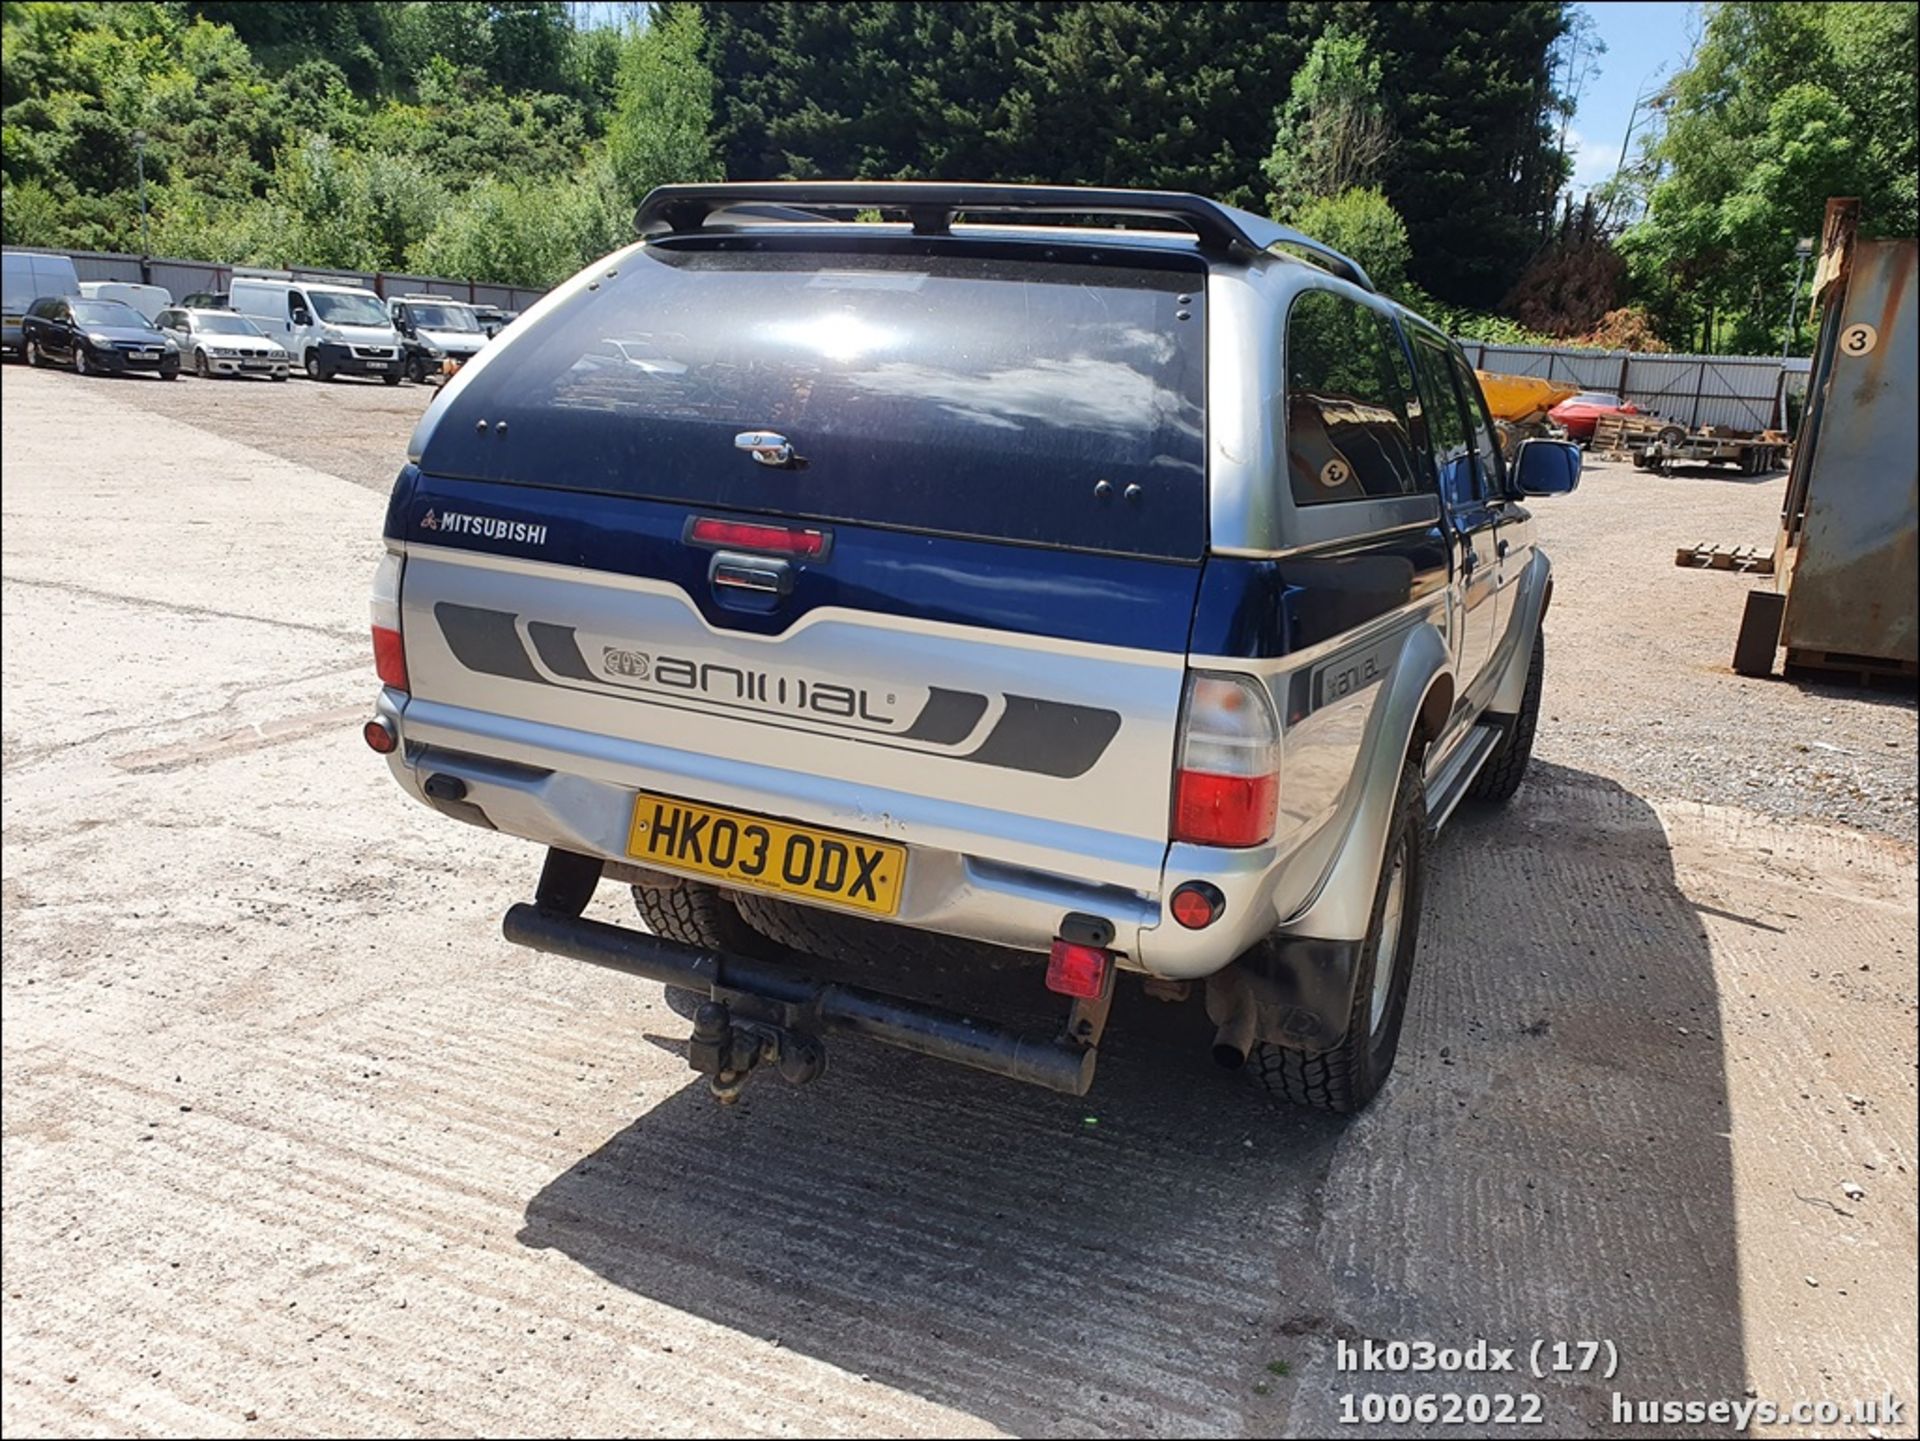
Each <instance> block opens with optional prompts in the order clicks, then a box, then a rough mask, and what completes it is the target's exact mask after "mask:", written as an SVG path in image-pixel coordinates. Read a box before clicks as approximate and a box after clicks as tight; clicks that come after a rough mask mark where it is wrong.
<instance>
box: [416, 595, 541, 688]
mask: <svg viewBox="0 0 1920 1441" xmlns="http://www.w3.org/2000/svg"><path fill="white" fill-rule="evenodd" d="M433 614H434V618H435V619H436V620H438V621H439V622H440V634H442V635H444V636H445V637H446V638H447V645H448V647H449V648H450V649H451V650H452V651H453V658H454V659H455V660H457V661H459V662H460V664H461V665H463V666H465V667H466V668H467V669H468V670H477V671H479V672H481V673H482V674H483V675H501V676H505V677H506V678H507V679H508V680H531V681H538V682H540V684H542V685H545V684H546V678H545V677H544V676H542V675H541V674H540V672H539V671H537V670H535V669H534V668H533V662H532V661H530V660H528V659H527V648H526V646H525V645H523V644H521V641H520V632H519V631H517V630H515V629H514V626H513V622H514V616H513V615H512V614H511V613H510V612H508V611H504V610H486V609H483V608H482V607H480V606H477V605H455V604H454V603H453V602H452V601H449V600H443V601H439V602H437V603H436V604H435V605H434V607H433Z"/></svg>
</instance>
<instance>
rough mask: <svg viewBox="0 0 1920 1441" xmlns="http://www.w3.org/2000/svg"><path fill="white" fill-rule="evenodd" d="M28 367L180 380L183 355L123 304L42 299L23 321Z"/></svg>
mask: <svg viewBox="0 0 1920 1441" xmlns="http://www.w3.org/2000/svg"><path fill="white" fill-rule="evenodd" d="M20 334H21V339H22V342H23V343H24V345H25V348H26V353H27V364H28V365H45V364H47V362H49V361H56V362H61V363H64V364H68V365H71V366H72V367H73V368H74V370H75V371H76V372H77V373H78V374H81V375H92V374H95V373H100V374H108V375H120V374H125V373H127V372H129V371H150V372H153V373H155V374H158V375H159V377H160V378H161V379H162V380H178V379H179V378H180V349H179V347H178V346H176V345H175V344H174V343H173V342H172V341H171V340H168V339H167V337H166V336H164V335H162V334H161V333H160V332H159V331H158V330H157V329H155V328H154V325H153V322H152V321H150V320H148V319H147V318H146V316H144V315H142V314H141V313H140V312H139V311H137V310H135V309H134V308H133V307H132V306H131V305H128V304H126V303H125V302H123V301H119V300H78V299H73V298H71V297H69V296H64V295H49V296H43V297H42V298H41V299H39V300H36V301H34V302H33V304H32V305H31V306H30V307H29V308H28V310H27V313H26V315H25V316H24V317H22V319H21V321H20Z"/></svg>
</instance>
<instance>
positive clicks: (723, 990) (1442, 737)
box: [366, 182, 1579, 1110]
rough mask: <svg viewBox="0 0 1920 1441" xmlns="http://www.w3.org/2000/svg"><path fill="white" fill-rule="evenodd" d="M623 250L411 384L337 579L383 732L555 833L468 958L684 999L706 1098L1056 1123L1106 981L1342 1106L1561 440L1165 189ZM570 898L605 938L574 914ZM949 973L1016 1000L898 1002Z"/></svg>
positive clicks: (1395, 957)
mask: <svg viewBox="0 0 1920 1441" xmlns="http://www.w3.org/2000/svg"><path fill="white" fill-rule="evenodd" d="M875 212H877V213H878V214H879V216H880V219H879V220H877V221H874V220H871V219H861V218H859V217H861V216H870V215H871V214H873V213H875ZM1089 221H1098V222H1104V223H1105V227H1108V228H1096V226H1095V225H1093V224H1089V223H1087V222H1089ZM1115 221H1122V222H1124V225H1125V228H1111V227H1113V224H1114V222H1115ZM638 222H639V226H640V230H641V233H642V236H643V238H642V239H641V240H640V242H639V243H637V244H635V245H633V246H631V247H629V248H628V249H626V250H623V251H621V252H619V253H618V254H615V255H612V256H609V257H607V258H606V259H605V260H603V261H601V262H599V263H598V264H596V265H594V266H592V267H590V268H589V269H588V270H586V271H584V272H582V273H581V274H580V275H579V276H577V277H575V278H574V279H573V280H572V281H570V282H568V283H567V284H565V285H563V286H562V287H560V289H558V290H556V291H555V292H553V293H552V294H550V295H548V296H547V297H545V298H544V299H543V300H542V301H540V303H539V304H538V305H536V306H535V307H534V308H533V309H531V310H529V311H528V312H527V313H526V314H525V315H524V316H523V317H522V318H521V319H520V320H519V321H518V322H517V323H516V324H515V325H514V326H513V327H512V328H511V329H510V330H509V331H507V332H505V333H504V334H503V335H502V336H501V337H500V338H499V339H498V340H496V341H495V342H493V343H492V344H491V345H489V346H488V347H487V348H486V349H484V350H482V351H480V352H479V353H478V355H477V356H476V357H475V358H474V359H473V360H472V361H470V362H469V363H468V364H467V365H466V366H465V367H464V368H463V369H462V370H461V371H460V373H459V374H458V375H457V376H456V377H455V378H454V379H453V380H452V381H451V382H449V383H448V385H447V386H446V387H445V389H444V390H442V391H441V393H440V394H439V395H438V396H437V397H436V398H435V400H434V402H433V404H432V405H431V407H430V408H429V410H428V412H427V413H426V415H425V416H424V417H423V418H422V420H421V422H420V425H419V427H418V429H417V430H416V432H415V435H414V438H413V442H412V446H411V451H410V456H409V460H408V464H407V466H406V468H405V469H404V470H403V471H402V472H401V475H400V478H399V480H398V482H397V483H396V485H395V487H394V491H393V496H392V500H391V503H390V505H389V509H388V514H387V524H386V547H387V551H386V556H385V559H384V560H383V561H382V563H381V565H380V568H379V572H378V575H377V577H376V579H375V583H374V596H373V637H374V650H375V656H376V662H377V668H378V671H379V677H380V680H381V682H382V687H383V688H382V690H381V692H380V695H379V698H378V700H377V702H376V712H375V715H374V717H373V719H371V720H370V721H369V722H368V723H367V727H366V734H367V739H368V741H369V743H370V744H371V745H372V746H373V748H374V749H375V750H377V751H380V752H382V753H384V754H385V755H386V756H387V759H388V763H389V765H390V766H391V767H392V771H393V774H394V776H395V778H396V779H397V780H398V781H399V782H400V784H401V786H402V787H403V788H404V789H405V790H406V791H407V792H408V793H409V794H411V795H413V796H415V797H416V798H417V799H419V800H421V801H423V802H424V803H426V804H427V805H429V806H432V807H434V808H436V809H437V810H439V811H441V812H442V813H443V814H445V815H446V816H448V817H449V818H451V819H456V820H461V821H466V822H468V823H470V824H474V825H480V826H487V827H491V828H494V829H497V830H500V831H504V832H506V833H508V834H511V835H515V836H519V837H523V838H525V839H527V840H530V841H533V842H536V843H537V844H539V845H540V846H542V847H544V848H545V862H544V866H543V868H542V870H541V872H540V876H539V880H538V883H537V885H536V887H535V889H534V897H533V899H532V900H531V901H528V902H524V903H521V904H516V905H513V906H511V907H510V909H509V910H508V911H507V913H506V919H505V923H504V928H505V933H506V936H507V938H508V939H509V940H511V941H513V942H515V943H518V944H521V945H526V946H531V947H534V948H537V949H541V950H546V951H551V952H555V953H558V954H562V955H567V956H572V957H576V958H578V959H581V960H586V961H591V962H594V963H596V964H599V965H603V966H608V967H612V968H614V969H617V970H622V971H626V972H628V973H631V974H634V975H637V976H642V977H647V978H650V979H653V980H656V981H660V982H663V983H665V984H666V985H668V986H669V987H673V988H677V989H679V990H681V991H685V992H691V993H693V995H692V997H691V998H690V1000H691V1004H690V1005H688V1007H687V1009H688V1010H690V1011H691V1013H692V1022H693V1026H692V1039H691V1048H690V1058H691V1061H692V1064H693V1066H694V1067H695V1069H697V1070H699V1071H701V1072H703V1073H705V1074H706V1075H707V1076H708V1078H709V1080H710V1082H711V1084H712V1087H713V1089H714V1092H715V1094H716V1095H718V1096H719V1097H721V1098H722V1099H723V1100H730V1099H732V1098H734V1097H735V1096H737V1095H738V1094H739V1092H740V1088H741V1087H742V1086H743V1085H744V1084H745V1083H746V1081H747V1079H748V1078H749V1077H750V1076H751V1075H752V1073H753V1072H755V1071H756V1070H760V1069H763V1068H770V1069H773V1070H776V1071H778V1072H779V1073H780V1074H781V1075H783V1076H784V1077H785V1078H786V1079H787V1080H789V1081H793V1082H804V1081H807V1080H810V1079H812V1078H813V1077H814V1076H816V1075H818V1074H819V1072H820V1071H821V1069H822V1067H823V1066H824V1064H825V1060H826V1044H827V1041H828V1040H829V1039H830V1038H831V1037H832V1035H833V1034H834V1033H836V1032H849V1031H850V1032H856V1033H860V1034H863V1035H865V1036H867V1037H868V1038H870V1039H872V1040H877V1041H880V1042H882V1043H885V1044H888V1045H893V1046H898V1047H901V1048H904V1049H906V1050H908V1051H914V1052H918V1053H920V1054H922V1055H925V1056H930V1057H935V1058H939V1059H942V1060H946V1061H949V1062H957V1063H959V1064H963V1065H968V1066H973V1067H976V1068H979V1069H984V1070H988V1071H992V1072H996V1073H999V1074H1001V1075H1005V1076H1009V1077H1012V1078H1015V1079H1020V1080H1025V1081H1029V1082H1033V1083H1036V1084H1039V1085H1042V1086H1046V1087H1050V1088H1052V1089H1055V1090H1058V1091H1063V1092H1067V1093H1070V1094H1076V1095H1077V1094H1082V1093H1084V1092H1085V1090H1086V1089H1087V1087H1088V1086H1089V1085H1090V1083H1091V1081H1092V1077H1093V1071H1094V1064H1095V1060H1096V1057H1097V1054H1098V1047H1099V1042H1100V1039H1101V1034H1102V1031H1103V1028H1104V1027H1105V1025H1106V1021H1107V1015H1108V1010H1109V1007H1110V1005H1111V1003H1112V999H1113V995H1114V989H1115V987H1116V986H1117V985H1123V984H1126V985H1131V984H1139V983H1141V982H1147V983H1149V985H1150V989H1151V991H1152V993H1153V994H1154V995H1156V996H1158V997H1160V998H1162V999H1166V1000H1171V1001H1176V1002H1178V1001H1181V1000H1185V1001H1187V1002H1188V1003H1190V1004H1194V1005H1202V1004H1203V1005H1204V1006H1205V1007H1206V1010H1207V1012H1208V1014H1209V1017H1210V1019H1211V1021H1212V1022H1213V1023H1214V1025H1215V1027H1216V1029H1215V1033H1214V1055H1215V1056H1216V1057H1217V1058H1218V1059H1219V1060H1220V1062H1221V1063H1222V1064H1223V1065H1224V1066H1227V1067H1229V1068H1232V1069H1238V1070H1244V1071H1246V1072H1248V1073H1250V1074H1251V1075H1253V1076H1254V1077H1256V1078H1257V1079H1258V1080H1259V1081H1260V1082H1261V1083H1263V1084H1264V1085H1265V1086H1266V1087H1267V1088H1268V1089H1269V1090H1271V1091H1272V1092H1273V1093H1274V1094H1276V1095H1278V1096H1280V1097H1283V1098H1286V1099H1290V1100H1295V1101H1300V1102H1304V1103H1307V1104H1312V1105H1317V1106H1322V1107H1326V1108H1330V1109H1334V1110H1352V1109H1356V1108H1358V1107H1360V1106H1362V1105H1364V1104H1365V1103H1366V1102H1367V1101H1368V1100H1369V1099H1370V1098H1371V1097H1372V1096H1373V1094H1374V1093H1375V1092H1376V1091H1377V1090H1378V1089H1379V1087H1380V1085H1381V1083H1382V1082H1383V1081H1384V1080H1385V1078H1386V1075H1387V1073H1388V1070H1389V1069H1390V1068H1391V1066H1392V1063H1393V1057H1394V1053H1395V1050H1396V1048H1397V1046H1398V1042H1399V1035H1400V1029H1401V1023H1402V1016H1403V1013H1404V1009H1405V1004H1406V995H1407V984H1408V978H1409V976H1410V974H1411V970H1412V966H1413V963H1414V960H1415V957H1416V953H1417V949H1418V938H1419V920H1420V909H1421V898H1422V894H1423V890H1424V885H1425V878H1426V867H1427V850H1428V845H1429V841H1430V838H1431V835H1432V834H1433V832H1434V831H1435V829H1437V828H1438V827H1439V826H1440V825H1442V824H1444V822H1445V821H1446V819H1447V817H1448V816H1449V815H1450V814H1451V813H1452V811H1453V809H1454V807H1455V806H1456V805H1457V804H1459V803H1460V802H1461V801H1462V800H1463V799H1464V798H1467V797H1475V798H1479V799H1482V800H1491V801H1497V800H1502V799H1505V798H1506V797H1508V796H1510V795H1511V794H1512V793H1513V792H1514V790H1515V789H1516V788H1517V787H1518V786H1519V784H1520V782H1521V778H1522V776H1523V774H1524V772H1525V769H1526V765H1527V758H1528V755H1529V753H1530V750H1531V747H1532V741H1533V733H1534V726H1535V723H1536V719H1537V715H1538V710H1539V701H1540V685H1541V676H1542V667H1543V664H1544V649H1543V641H1542V638H1541V619H1542V616H1543V614H1544V612H1545V609H1546V606H1547V603H1548V601H1549V599H1550V597H1551V591H1552V587H1551V580H1550V573H1549V569H1548V562H1547V557H1546V555H1545V553H1544V552H1543V551H1541V550H1540V549H1539V548H1538V546H1537V545H1536V544H1535V542H1534V527H1533V523H1532V518H1531V516H1530V514H1529V512H1528V508H1527V501H1528V499H1529V498H1530V497H1533V496H1540V495H1549V494H1555V493H1560V492H1565V491H1569V490H1571V489H1573V487H1574V486H1575V484H1576V483H1577V480H1578V474H1579V452H1578V450H1577V449H1574V448H1572V447H1568V446H1566V445H1564V444H1561V443H1558V442H1552V441H1528V442H1525V443H1523V444H1522V445H1521V446H1519V447H1518V448H1517V449H1516V451H1515V452H1514V454H1513V455H1511V456H1503V455H1502V453H1501V450H1500V448H1499V446H1498V445H1497V444H1496V442H1495V439H1494V430H1493V426H1492V422H1491V419H1490V417H1489V415H1488V413H1487V408H1486V405H1485V402H1484V400H1483V398H1482V396H1481V394H1480V390H1479V386H1478V382H1477V381H1476V379H1475V377H1474V373H1473V371H1472V369H1471V368H1470V367H1469V366H1468V365H1467V363H1466V361H1465V359H1464V358H1463V357H1462V355H1461V353H1460V351H1459V349H1458V347H1457V346H1455V345H1454V344H1453V343H1452V342H1451V341H1450V340H1448V339H1447V337H1446V336H1445V335H1444V334H1442V333H1441V332H1439V331H1438V330H1436V329H1434V328H1433V327H1431V326H1429V325H1427V324H1426V323H1425V322H1423V321H1422V320H1420V319H1419V317H1417V316H1415V315H1413V314H1412V313H1410V312H1409V311H1407V310H1405V309H1404V308H1403V307H1401V306H1399V305H1396V304H1394V303H1393V302H1391V301H1389V300H1387V299H1385V298H1384V297H1382V296H1381V295H1379V294H1378V293H1377V292H1376V291H1375V290H1374V289H1373V287H1372V285H1371V284H1370V282H1369V281H1368V279H1367V277H1366V275H1365V273H1364V272H1363V271H1362V270H1361V268H1360V267H1359V266H1358V265H1356V264H1354V263H1353V262H1352V261H1350V260H1348V259H1347V258H1346V257H1344V256H1341V255H1339V254H1337V253H1335V252H1333V251H1330V250H1328V249H1327V248H1326V247H1325V246H1322V245H1319V244H1318V243H1317V242H1315V241H1313V240H1311V239H1310V238H1308V237H1306V236H1303V235H1300V234H1298V233H1296V232H1293V231H1290V230H1287V229H1286V228H1284V227H1281V226H1278V225H1275V224H1273V223H1272V222H1270V221H1266V220H1263V219H1261V218H1259V217H1257V216H1254V215H1250V214H1246V213H1244V212H1241V211H1236V210H1233V209H1230V208H1228V207H1224V206H1220V205H1216V204H1214V203H1212V202H1210V201H1206V200H1202V199H1200V198H1198V197H1195V196H1191V195H1179V194H1163V193H1153V192H1139V191H1118V190H1079V189H1056V188H1042V187H1020V186H992V185H949V184H935V183H926V184H893V183H817V182H790V183H766V184H760V183H755V184H731V185H698V186H672V187H666V188H663V189H661V190H658V191H655V192H654V193H653V194H652V195H650V196H649V197H648V198H647V200H646V202H645V203H644V204H643V205H642V206H641V209H640V212H639V216H638ZM1063 222H1069V223H1063ZM603 879H604V880H611V881H615V882H618V883H621V884H624V885H627V886H629V887H631V889H632V894H633V899H634V902H635V905H636V907H637V910H638V919H639V921H640V922H641V923H642V924H643V925H644V927H645V929H644V930H642V929H638V928H635V927H630V926H624V925H612V924H608V923H605V922H602V921H598V920H591V919H587V918H586V917H585V915H584V911H585V909H586V906H587V903H588V901H589V900H590V899H591V898H592V896H593V895H594V893H595V890H596V888H597V886H598V884H599V882H600V881H602V880H603ZM956 968H957V969H958V970H960V971H962V972H967V973H971V974H973V975H976V976H979V977H987V978H989V979H990V983H991V984H990V985H989V987H988V989H989V990H997V991H999V992H1001V993H1002V994H1004V995H1005V997H1006V998H1007V1000H1008V1002H1009V1004H1008V1006H1007V1007H1006V1011H1007V1012H1008V1013H1025V1018H1024V1019H1020V1018H1009V1015H1008V1014H999V1013H997V1012H996V1008H993V1007H980V1008H977V1009H968V1010H959V1009H954V1008H953V1007H951V1006H949V1005H946V1004H942V1003H939V1002H937V1001H934V1000H931V999H929V998H928V997H927V995H926V994H925V992H926V987H925V986H924V985H923V984H917V982H919V981H923V980H924V977H925V975H926V974H929V973H932V972H935V971H940V970H944V971H945V972H947V973H951V972H953V971H954V970H955V969H956ZM1035 1002H1041V1003H1044V1004H1046V1005H1047V1006H1049V1007H1051V1008H1052V1009H1053V1011H1054V1012H1055V1015H1054V1018H1053V1019H1051V1020H1049V1021H1047V1022H1046V1023H1045V1024H1044V1025H1038V1024H1036V1023H1034V1022H1033V1021H1032V1020H1031V1015H1032V1013H1033V1011H1034V1005H1035Z"/></svg>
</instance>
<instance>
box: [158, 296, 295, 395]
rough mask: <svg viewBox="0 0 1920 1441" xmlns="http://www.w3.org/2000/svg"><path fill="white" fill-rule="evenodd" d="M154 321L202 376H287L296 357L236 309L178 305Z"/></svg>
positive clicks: (275, 377) (281, 377)
mask: <svg viewBox="0 0 1920 1441" xmlns="http://www.w3.org/2000/svg"><path fill="white" fill-rule="evenodd" d="M154 324H156V325H158V326H159V327H160V329H161V330H162V331H163V332H164V333H165V334H166V336H167V338H168V339H169V340H171V341H172V342H173V343H174V344H175V345H177V346H178V347H179V348H180V354H181V355H182V356H184V357H186V363H187V364H188V365H190V366H191V367H192V368H193V373H194V374H195V375H197V376H199V377H200V378H201V379H203V380H205V379H209V378H211V377H213V376H216V375H265V376H270V377H272V378H273V379H274V380H285V379H286V378H287V374H288V372H289V371H291V370H292V368H293V357H292V356H291V355H289V354H288V353H287V351H286V348H285V347H284V346H282V345H280V344H279V343H278V342H276V341H274V340H271V339H269V338H268V337H267V336H266V335H265V334H263V333H262V332H261V330H260V327H259V326H257V325H255V324H254V323H253V322H252V321H251V320H249V319H248V318H247V317H246V316H244V315H241V314H239V313H238V312H236V311H232V310H188V309H185V308H183V307H180V306H175V307H174V308H173V309H171V310H163V311H161V312H160V315H159V318H158V319H157V320H155V322H154Z"/></svg>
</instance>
